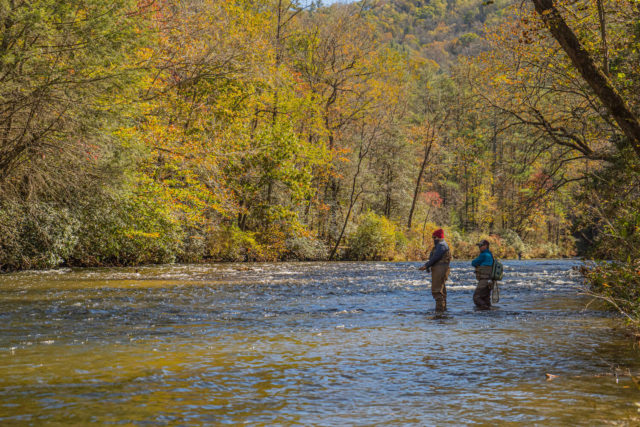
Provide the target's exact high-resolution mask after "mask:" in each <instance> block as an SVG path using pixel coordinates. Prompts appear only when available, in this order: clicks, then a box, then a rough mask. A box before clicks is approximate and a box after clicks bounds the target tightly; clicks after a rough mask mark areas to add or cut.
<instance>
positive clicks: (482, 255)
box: [471, 252, 484, 267]
mask: <svg viewBox="0 0 640 427" xmlns="http://www.w3.org/2000/svg"><path fill="white" fill-rule="evenodd" d="M483 257H484V252H483V253H481V254H480V255H478V258H476V259H474V260H473V261H471V265H472V266H474V267H478V266H479V265H480V264H481V263H482V258H483Z"/></svg>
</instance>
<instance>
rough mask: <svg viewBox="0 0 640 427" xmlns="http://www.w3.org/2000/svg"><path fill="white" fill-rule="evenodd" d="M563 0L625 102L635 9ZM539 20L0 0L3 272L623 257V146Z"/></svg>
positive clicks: (435, 12) (478, 10) (420, 6)
mask: <svg viewBox="0 0 640 427" xmlns="http://www.w3.org/2000/svg"><path fill="white" fill-rule="evenodd" d="M557 3H560V5H559V6H558V7H560V8H561V13H562V16H565V17H566V19H567V20H568V22H569V24H570V26H571V28H573V29H574V31H575V33H576V34H577V37H578V38H579V40H581V41H582V43H583V44H584V47H585V48H586V51H587V53H588V54H589V55H591V56H592V57H593V58H595V59H594V61H595V62H597V63H598V64H599V66H601V67H604V69H605V73H606V75H607V76H608V78H609V79H610V81H611V83H612V85H613V86H614V89H615V90H616V91H617V92H618V93H620V94H621V95H622V96H623V97H624V99H625V100H626V102H627V103H628V105H630V109H631V110H632V111H633V112H635V114H636V115H637V114H638V108H639V105H640V103H639V102H638V93H640V90H638V89H639V88H638V85H639V84H640V83H639V82H640V78H639V77H638V76H639V70H638V64H639V63H640V61H638V40H639V39H638V37H639V33H640V27H638V26H637V22H638V17H639V16H640V11H639V9H638V5H637V3H636V2H633V1H629V0H615V1H614V0H610V1H602V2H597V4H598V5H600V6H602V7H601V8H600V9H598V8H597V7H596V5H595V4H594V3H593V2H589V1H573V2H557ZM598 12H599V13H598ZM540 16H542V15H540V14H538V13H537V12H535V11H534V9H533V5H532V4H530V2H524V3H523V2H512V1H507V0H498V1H473V0H457V1H456V0H448V1H446V0H432V1H428V0H424V1H408V0H397V1H392V0H388V1H384V0H380V1H366V2H358V3H350V4H333V5H331V6H318V5H317V4H311V5H308V4H304V3H302V2H297V1H284V0H243V1H237V2H227V1H219V0H198V1H195V0H194V1H182V2H173V1H171V0H163V1H148V2H140V1H132V0H118V1H116V2H111V3H109V4H105V3H104V2H100V1H98V0H89V1H85V2H80V3H78V2H61V1H58V0H42V1H36V2H28V3H27V2H23V1H15V2H13V1H12V2H2V3H1V4H0V26H1V27H2V31H1V34H2V35H1V37H2V39H1V40H0V82H1V83H2V85H1V86H0V104H1V105H2V109H1V110H0V122H1V124H0V134H1V135H0V138H2V145H1V147H0V172H1V173H0V228H1V230H0V265H1V268H2V270H10V269H21V268H45V267H55V266H59V265H70V266H74V265H84V266H89V265H91V266H95V265H135V264H142V263H164V262H174V261H180V262H193V261H201V260H215V261H259V260H269V261H275V260H287V259H299V260H305V259H381V260H392V259H397V260H399V259H423V258H424V257H425V254H426V253H427V252H428V250H429V244H430V242H429V240H430V234H431V232H432V230H433V229H435V228H436V227H444V228H445V231H446V237H447V240H448V241H449V242H450V243H451V244H452V247H453V250H454V255H455V256H457V257H459V258H464V257H469V256H471V255H473V254H474V253H475V251H476V249H475V247H474V246H473V243H474V242H475V241H477V240H478V239H480V238H489V239H490V240H491V241H493V242H494V247H495V250H496V252H497V253H498V255H500V256H510V257H515V256H523V257H550V256H551V257H553V256H564V255H573V254H575V253H576V250H577V249H580V248H583V249H584V250H587V249H588V250H589V251H590V252H591V253H595V254H600V255H601V256H605V257H621V256H622V254H628V253H629V251H630V249H625V248H637V247H638V245H636V244H635V243H634V242H635V240H634V239H636V240H637V238H638V237H637V236H638V226H639V224H640V218H639V217H638V215H637V212H638V210H637V206H636V205H637V195H638V179H637V170H638V169H637V156H636V154H635V152H634V150H633V147H634V145H633V143H632V141H631V142H630V141H629V139H628V136H627V135H626V134H625V133H624V132H622V131H621V129H622V128H620V125H619V123H618V122H616V120H615V117H614V114H612V113H611V112H610V110H608V109H607V106H606V104H604V103H603V102H602V101H601V99H600V98H599V94H598V93H597V92H596V91H594V90H593V88H592V87H590V86H589V84H587V83H586V81H585V80H583V78H582V77H581V75H580V74H579V72H578V71H576V69H575V68H574V65H573V64H572V63H571V61H570V60H569V57H567V55H566V54H565V52H564V51H563V50H562V49H561V48H560V45H559V44H558V43H557V41H556V40H555V39H554V38H553V37H552V35H551V34H550V33H549V32H548V31H547V30H546V29H545V26H544V24H543V22H542V20H541V18H540ZM605 24H606V25H605ZM618 196H619V197H618ZM576 237H579V239H580V240H579V241H577V240H576ZM616 239H617V240H616ZM576 243H579V245H578V246H576ZM631 252H633V253H637V250H636V249H633V251H631ZM635 259H636V258H634V260H635ZM629 262H632V260H630V261H629Z"/></svg>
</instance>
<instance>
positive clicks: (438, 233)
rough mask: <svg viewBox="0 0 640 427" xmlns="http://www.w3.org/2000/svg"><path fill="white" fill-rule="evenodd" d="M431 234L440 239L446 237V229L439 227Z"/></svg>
mask: <svg viewBox="0 0 640 427" xmlns="http://www.w3.org/2000/svg"><path fill="white" fill-rule="evenodd" d="M431 236H433V237H435V238H438V239H444V230H443V229H442V228H438V229H437V230H436V231H434V232H433V234H432V235H431Z"/></svg>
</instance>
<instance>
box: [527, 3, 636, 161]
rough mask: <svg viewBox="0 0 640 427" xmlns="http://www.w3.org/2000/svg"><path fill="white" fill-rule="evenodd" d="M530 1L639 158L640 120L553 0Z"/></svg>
mask: <svg viewBox="0 0 640 427" xmlns="http://www.w3.org/2000/svg"><path fill="white" fill-rule="evenodd" d="M531 1H532V2H533V5H534V6H535V9H536V11H537V12H538V14H539V15H540V17H541V18H542V20H543V22H544V23H545V25H546V26H547V28H548V29H549V31H550V32H551V35H552V36H553V38H555V39H556V40H557V41H558V43H560V46H561V47H562V49H563V50H564V51H565V52H566V53H567V55H568V56H569V58H570V59H571V62H572V64H573V66H574V67H576V69H577V70H578V72H579V73H580V75H582V78H584V79H585V81H586V82H587V83H588V84H589V86H591V89H593V91H594V92H595V94H596V95H597V96H598V98H599V99H600V101H601V102H602V104H603V105H604V106H605V107H606V108H607V110H608V111H609V113H610V114H611V116H612V117H613V119H614V120H615V121H616V123H618V126H620V129H621V130H622V132H623V133H624V134H625V135H626V136H627V138H629V142H630V143H631V146H632V147H633V149H634V151H635V153H636V156H638V158H640V122H639V121H638V118H637V117H636V116H635V114H634V113H633V111H631V109H630V108H629V106H628V105H626V103H625V102H624V99H622V97H621V96H620V94H619V93H618V91H616V89H615V88H614V87H613V84H612V83H611V81H610V80H609V79H608V78H607V76H606V75H605V74H604V73H603V72H602V71H601V70H600V69H598V67H597V66H596V64H595V61H594V60H593V58H592V57H591V55H590V54H589V52H587V50H586V49H585V48H584V46H582V44H581V43H580V41H579V40H578V38H577V37H576V35H575V34H574V32H573V30H571V28H569V26H568V25H567V23H566V21H565V20H564V18H563V17H562V15H561V14H560V11H559V10H558V9H557V8H556V7H555V5H554V2H553V0H531Z"/></svg>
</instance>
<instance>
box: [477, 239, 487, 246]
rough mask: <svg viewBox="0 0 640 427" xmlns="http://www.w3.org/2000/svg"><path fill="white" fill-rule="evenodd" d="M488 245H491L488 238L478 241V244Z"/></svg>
mask: <svg viewBox="0 0 640 427" xmlns="http://www.w3.org/2000/svg"><path fill="white" fill-rule="evenodd" d="M484 245H487V246H489V241H488V240H486V239H485V240H480V241H479V242H478V243H476V246H484Z"/></svg>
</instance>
